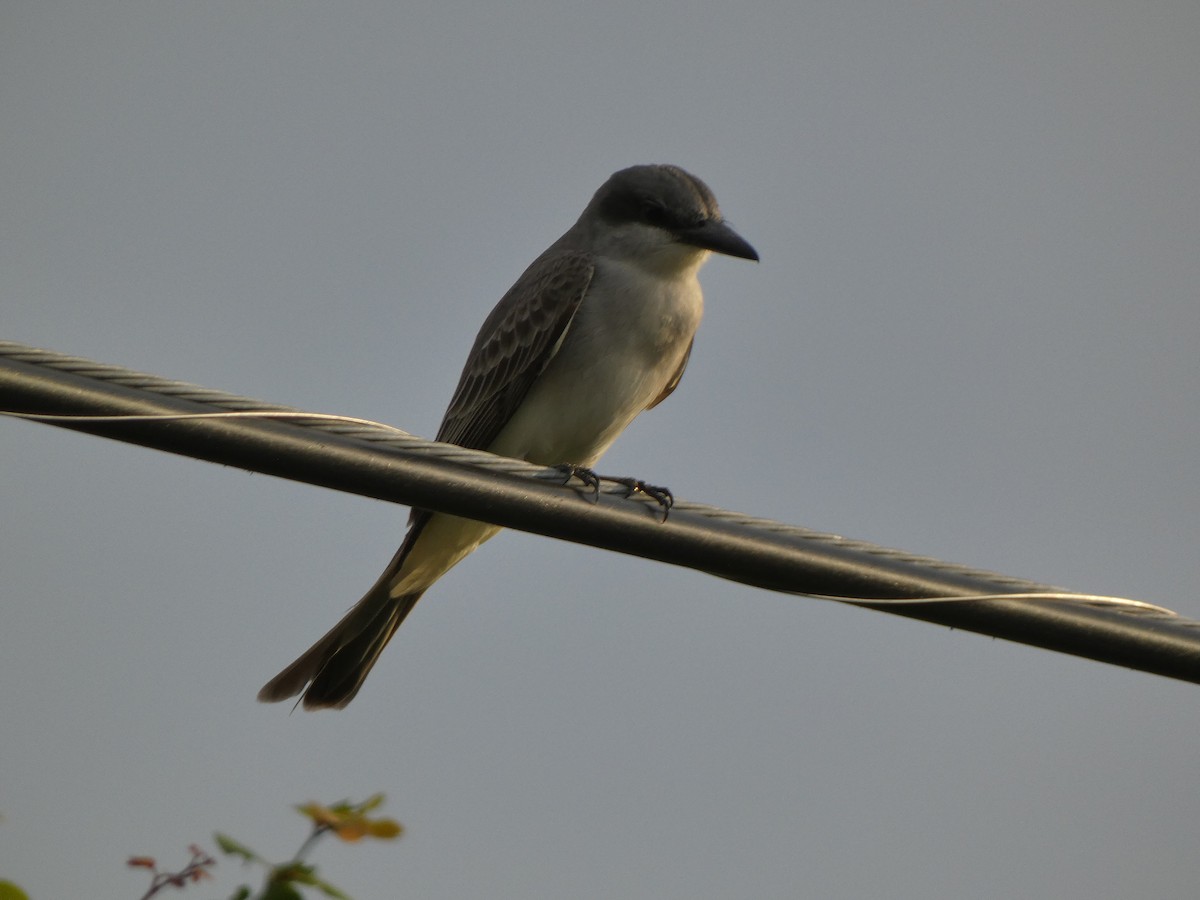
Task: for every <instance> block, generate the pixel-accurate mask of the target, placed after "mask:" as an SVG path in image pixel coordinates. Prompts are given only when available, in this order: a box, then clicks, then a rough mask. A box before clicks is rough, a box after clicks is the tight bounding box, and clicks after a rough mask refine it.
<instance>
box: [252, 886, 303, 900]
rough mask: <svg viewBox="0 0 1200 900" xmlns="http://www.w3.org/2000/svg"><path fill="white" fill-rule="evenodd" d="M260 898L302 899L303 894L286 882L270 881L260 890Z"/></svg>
mask: <svg viewBox="0 0 1200 900" xmlns="http://www.w3.org/2000/svg"><path fill="white" fill-rule="evenodd" d="M262 900H304V896H303V895H302V894H301V893H300V892H299V891H298V890H296V889H295V888H294V887H292V886H291V885H290V884H287V883H286V882H278V883H275V882H272V883H271V884H269V885H267V889H266V890H265V891H263V892H262Z"/></svg>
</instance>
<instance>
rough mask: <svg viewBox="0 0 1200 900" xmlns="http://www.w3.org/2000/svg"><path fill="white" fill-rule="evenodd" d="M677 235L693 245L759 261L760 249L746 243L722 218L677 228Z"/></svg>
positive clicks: (681, 239)
mask: <svg viewBox="0 0 1200 900" xmlns="http://www.w3.org/2000/svg"><path fill="white" fill-rule="evenodd" d="M675 236H676V237H677V238H679V240H680V241H681V242H682V243H684V244H690V245H691V246H693V247H700V248H701V249H703V250H711V251H713V252H714V253H723V254H725V255H726V256H736V257H738V258H739V259H752V260H754V261H755V262H758V251H757V250H755V249H754V248H753V247H751V246H750V245H749V244H748V243H746V241H745V240H744V239H743V238H742V236H741V235H740V234H738V233H737V232H736V231H734V230H733V229H732V228H730V227H729V226H728V225H726V224H725V223H724V222H722V221H720V220H709V221H708V222H703V223H701V224H700V225H692V226H690V227H687V228H680V229H678V230H676V232H675Z"/></svg>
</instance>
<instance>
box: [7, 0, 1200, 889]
mask: <svg viewBox="0 0 1200 900" xmlns="http://www.w3.org/2000/svg"><path fill="white" fill-rule="evenodd" d="M1198 46H1200V5H1197V4H1196V3H1195V2H1194V0H1180V2H1154V0H1149V2H1147V0H1139V2H1103V0H1101V2H1095V0H1091V2H1069V0H1018V2H1013V3H970V4H964V3H950V2H945V3H939V2H930V3H913V2H899V3H897V2H867V3H841V4H805V3H795V2H770V0H745V2H740V3H700V4H682V3H679V4H672V3H662V2H653V0H650V2H647V0H639V2H637V3H614V4H594V3H593V4H564V3H561V2H559V3H549V2H544V3H536V2H520V3H514V4H484V3H475V4H464V3H455V2H445V3H437V4H420V5H416V4H397V3H366V4H355V5H346V4H331V3H305V2H287V3H281V2H269V0H259V2H255V3H163V2H149V0H147V2H142V3H130V2H112V3H103V4H97V3H63V2H55V0H39V2H36V3H34V2H9V3H6V4H4V5H3V6H2V7H0V122H2V123H3V128H2V129H0V336H3V337H4V338H6V339H12V340H20V341H25V342H27V343H32V344H36V345H40V346H45V347H49V348H52V349H55V350H58V351H61V352H66V353H74V354H79V355H83V356H89V357H92V358H94V359H98V360H102V361H105V362H112V363H117V364H121V365H127V366H131V367H134V368H139V369H142V370H145V371H150V372H155V373H157V374H161V375H164V376H168V377H173V378H180V379H185V380H189V381H195V382H198V383H201V384H204V385H208V386H211V387H216V388H221V389H225V390H230V391H234V392H238V393H243V394H248V395H251V396H257V397H261V398H263V399H267V400H271V401H275V402H280V403H287V404H292V405H296V406H300V407H304V408H309V409H315V410H320V411H325V412H338V413H344V414H348V415H355V416H365V417H369V418H373V419H377V420H382V421H387V422H390V423H394V424H396V425H399V426H400V427H403V428H406V429H408V430H411V431H414V432H416V433H420V434H426V435H431V434H432V433H433V432H434V431H435V430H436V428H437V423H438V421H439V419H440V417H441V413H442V410H443V408H444V406H445V403H446V401H447V400H448V399H449V396H450V392H451V390H452V388H453V386H454V383H455V380H456V379H457V376H458V372H459V369H460V366H461V364H462V361H463V359H464V358H465V355H466V352H467V350H468V348H469V346H470V343H471V340H472V338H473V336H474V334H475V331H476V329H477V328H478V326H479V323H480V322H481V321H482V320H483V317H484V316H485V315H486V313H487V312H488V310H489V309H490V308H491V306H492V305H493V304H494V303H495V302H496V300H497V299H499V297H500V296H501V294H502V293H503V292H504V291H505V290H506V289H507V288H508V286H509V285H510V284H511V283H512V281H513V280H514V279H515V278H516V276H517V275H518V274H519V273H520V271H521V270H522V269H523V268H524V266H525V265H526V264H527V263H528V262H529V261H530V260H531V259H532V258H533V257H534V256H535V255H536V254H537V253H539V252H540V251H541V250H542V249H543V248H544V247H545V246H546V245H547V244H548V243H549V242H550V241H551V240H553V239H554V238H555V237H557V236H558V235H559V234H560V233H561V232H562V231H563V230H565V229H566V228H567V227H568V226H569V225H570V224H571V222H572V221H574V218H575V217H576V216H577V215H578V213H579V211H580V209H582V207H583V205H584V203H586V201H587V199H588V198H589V197H590V195H591V193H592V192H593V191H594V190H595V188H596V187H598V186H599V184H600V183H601V182H602V181H603V180H604V179H605V178H606V177H607V176H608V175H609V174H610V173H611V172H612V171H613V170H615V169H618V168H621V167H623V166H626V165H630V164H632V163H639V162H673V163H677V164H679V165H682V166H684V167H686V168H688V169H689V170H691V171H692V172H694V173H696V174H697V175H699V176H700V177H701V178H703V179H704V180H705V181H707V182H708V184H709V185H710V186H711V187H712V188H713V190H714V192H715V193H716V195H717V197H718V198H719V199H720V201H721V204H722V206H723V208H724V210H725V213H726V215H727V216H728V217H729V219H730V220H731V221H732V222H733V223H734V224H735V226H736V227H737V228H738V229H739V230H740V231H741V233H743V234H744V235H745V236H746V238H747V239H748V240H750V241H751V242H752V243H753V244H754V245H755V246H756V247H757V248H758V250H759V251H760V253H761V254H762V263H761V264H759V265H757V266H755V265H750V264H747V263H744V262H741V261H738V260H727V259H714V260H713V261H712V262H711V263H710V264H709V265H708V267H707V268H706V269H705V271H704V273H703V278H702V280H703V282H704V285H705V290H706V295H707V301H708V304H707V313H706V319H705V322H704V324H703V325H702V327H701V331H700V336H699V338H698V340H697V344H696V349H695V352H694V353H693V355H692V361H691V366H690V368H689V371H688V374H687V377H686V378H685V379H684V381H683V384H682V386H681V387H680V389H679V391H677V392H676V394H675V395H674V396H672V397H671V399H670V401H669V402H667V403H666V404H664V405H663V406H661V407H659V408H658V409H656V410H654V411H653V412H652V413H650V414H648V415H646V416H644V417H643V418H642V419H640V420H638V421H637V422H636V423H635V424H634V426H633V427H632V428H631V429H630V430H629V431H628V432H627V433H626V435H625V436H624V437H623V438H622V439H621V440H620V441H619V442H618V443H617V445H616V446H615V447H614V448H613V450H612V451H611V452H610V453H609V455H608V456H607V457H606V459H605V461H604V463H603V464H602V465H601V466H600V468H601V470H602V471H605V472H613V473H618V474H625V473H629V474H636V475H639V476H641V477H644V478H647V479H648V480H651V481H654V482H656V483H664V484H668V485H669V486H670V487H671V488H673V489H674V491H675V492H676V494H677V495H679V496H681V497H684V498H687V499H692V500H699V501H704V502H710V503H716V504H720V505H723V506H728V507H732V508H735V509H740V510H744V511H748V512H751V513H754V514H757V515H762V516H769V517H773V518H778V519H783V520H786V521H790V522H795V523H798V524H803V525H807V526H809V527H813V528H818V529H822V530H827V531H836V532H839V533H843V534H846V535H850V536H853V537H858V538H864V539H867V540H873V541H877V542H879V543H882V544H886V545H890V546H897V547H901V548H904V549H908V550H912V551H915V552H919V553H925V554H929V555H934V556H939V557H942V558H944V559H948V560H953V561H957V562H963V563H968V564H972V565H979V566H984V567H987V568H990V569H994V570H998V571H1002V572H1005V573H1008V574H1012V575H1018V576H1023V577H1029V578H1033V579H1036V580H1038V581H1043V582H1050V583H1055V584H1062V585H1065V586H1068V587H1071V588H1075V589H1079V590H1088V591H1096V592H1103V593H1113V594H1121V595H1126V596H1133V597H1138V598H1141V599H1145V600H1150V601H1152V602H1156V603H1160V604H1163V605H1165V606H1169V607H1172V608H1175V609H1178V610H1179V611H1181V612H1183V613H1185V614H1188V615H1191V616H1193V617H1196V616H1200V601H1197V599H1196V594H1195V588H1196V585H1197V584H1198V583H1200V554H1198V553H1197V551H1196V548H1197V545H1198V543H1200V479H1198V478H1197V475H1196V472H1195V460H1196V447H1197V441H1198V439H1200V428H1198V426H1197V422H1198V421H1200V356H1198V354H1197V351H1196V345H1197V339H1198V338H1200V303H1198V302H1197V301H1198V296H1197V293H1198V292H1197V285H1200V252H1198V248H1200V177H1197V171H1196V160H1197V159H1200V53H1197V47H1198ZM0 448H2V453H3V465H2V466H0V503H2V504H3V506H4V509H5V515H4V516H3V517H2V518H0V571H2V572H3V588H2V591H3V601H4V602H3V609H4V620H3V627H2V628H0V684H3V685H4V689H3V690H2V691H0V723H3V724H2V726H0V759H3V779H2V781H0V814H2V815H3V817H4V818H3V821H2V822H0V876H5V877H9V878H12V879H14V880H16V881H18V882H19V883H20V884H22V885H23V886H24V887H25V888H26V889H27V890H29V891H30V893H31V895H32V896H35V897H40V898H60V897H82V896H100V897H133V896H138V895H140V893H141V891H142V890H144V888H145V884H144V877H143V876H142V875H141V874H139V873H137V872H133V871H130V870H127V869H125V868H124V859H125V857H126V856H127V855H128V854H132V853H145V854H151V855H154V856H157V857H159V858H160V859H161V860H162V861H163V862H164V863H169V862H174V861H180V862H182V860H183V858H184V856H185V852H186V851H185V847H186V845H187V844H188V843H189V842H193V841H198V842H202V843H207V842H208V840H209V835H210V833H211V832H212V831H213V830H217V829H219V830H222V831H226V832H228V833H231V834H233V835H235V836H237V837H238V838H240V839H242V840H244V841H246V842H248V843H250V844H252V845H254V846H255V847H257V848H259V849H260V850H261V851H262V852H264V853H266V854H268V855H272V856H276V857H279V858H283V857H285V856H286V855H288V854H289V853H290V852H291V851H292V850H294V849H295V848H296V846H297V845H298V844H299V842H300V840H301V838H302V831H303V826H302V823H301V822H300V820H299V819H297V818H296V817H295V816H294V814H293V813H291V811H290V804H292V803H294V802H302V801H304V800H308V799H320V800H335V799H338V798H341V797H347V796H348V797H356V798H361V797H364V796H366V795H367V794H369V793H372V792H374V791H385V792H387V794H388V796H389V803H388V806H387V807H386V810H387V811H389V812H390V813H391V814H393V815H395V816H396V817H397V818H399V819H400V820H402V821H403V822H404V823H405V825H406V826H407V827H408V835H407V836H406V837H405V838H404V840H402V841H401V842H400V843H398V844H388V845H378V846H363V847H342V846H339V847H334V846H332V845H330V846H328V847H322V848H321V849H320V850H319V851H318V853H317V855H316V857H315V861H316V862H317V863H318V864H320V865H321V866H322V868H323V871H324V873H325V874H326V875H327V876H328V877H329V878H330V879H332V880H333V881H334V882H336V883H337V884H339V885H341V886H342V887H343V888H344V889H346V890H347V891H349V892H350V893H351V894H353V895H354V896H356V897H363V898H367V897H389V896H412V897H445V898H460V897H477V896H487V897H490V898H497V900H502V898H529V897H580V898H609V897H627V898H651V897H653V898H684V897H686V898H689V900H692V898H727V897H756V898H758V897H778V898H790V897H798V896H804V897H822V898H861V897H889V898H920V900H927V898H963V897H971V898H1005V900H1007V898H1011V897H1054V898H1066V900H1071V898H1087V900H1104V898H1114V900H1115V898H1127V897H1130V896H1137V897H1146V898H1151V897H1152V898H1174V897H1184V896H1189V897H1190V896H1194V895H1195V885H1196V883H1197V880H1198V879H1200V855H1197V853H1196V846H1195V838H1196V834H1195V827H1196V825H1195V823H1196V821H1197V818H1198V817H1200V787H1198V786H1197V783H1196V777H1195V776H1196V761H1195V757H1196V735H1197V723H1198V719H1200V716H1198V713H1197V709H1198V703H1200V694H1198V693H1197V688H1196V687H1195V686H1191V685H1186V684H1181V683H1176V682H1171V681H1168V680H1165V679H1160V678H1156V677H1153V676H1149V675H1143V674H1139V673H1134V672H1128V671H1125V670H1122V669H1118V668H1114V667H1109V666H1104V665H1101V664H1098V663H1092V662H1087V661H1084V660H1079V659H1074V658H1070V657H1066V656H1059V655H1055V654H1052V653H1049V652H1045V651H1039V650H1034V649H1031V648H1027V647H1022V646H1018V645H1014V644H1009V643H1005V642H1001V641H992V640H988V639H986V638H982V637H979V636H975V635H969V634H965V633H961V632H951V631H948V630H946V629H943V628H939V627H936V626H931V625H927V624H922V623H917V622H910V621H906V620H901V619H896V618H893V617H890V616H884V615H879V614H876V613H870V612H861V611H855V610H851V609H844V608H838V607H834V606H831V605H828V604H826V603H822V602H820V601H815V600H807V599H804V598H793V597H783V596H779V595H775V594H771V593H767V592H763V591H758V590H754V589H750V588H746V587H741V586H738V585H733V584H727V583H725V582H722V581H718V580H715V579H711V578H707V577H705V576H702V575H699V574H697V573H694V572H689V571H683V570H676V569H672V568H669V567H666V566H662V565H657V564H653V563H648V562H644V561H640V560H634V559H629V558H626V557H621V556H616V555H613V554H608V553H604V552H600V551H595V550H591V549H588V548H582V547H575V546H572V545H568V544H563V543H559V542H555V541H550V540H545V539H538V538H533V537H529V536H525V535H519V534H513V533H505V534H503V535H501V536H500V537H498V538H496V539H495V540H493V541H492V542H491V543H490V544H488V545H487V546H485V547H484V548H483V549H482V550H481V551H480V552H478V553H477V554H475V555H474V556H473V557H471V558H470V559H469V560H468V561H467V562H465V563H464V564H462V565H461V566H460V567H459V568H458V569H456V570H455V571H453V572H452V573H451V574H450V575H449V576H447V577H446V578H445V579H444V581H443V582H442V583H440V584H439V585H438V586H437V587H436V588H435V589H434V590H432V591H430V593H429V595H428V596H427V597H426V598H425V600H424V601H423V602H422V603H421V605H420V606H419V607H418V608H417V610H416V612H415V613H414V614H413V615H412V617H411V618H410V619H409V621H408V622H407V623H406V624H405V626H404V628H403V629H402V630H401V632H400V633H399V634H398V635H397V637H396V639H395V640H394V641H393V643H392V645H391V646H390V647H389V649H388V652H387V653H385V654H384V656H383V659H382V661H381V662H380V664H379V666H378V667H377V668H376V670H375V672H374V673H373V675H372V677H371V679H370V680H369V682H368V683H367V686H366V688H365V689H364V691H363V692H362V694H360V696H359V697H358V699H357V700H356V701H355V702H354V704H353V705H352V706H351V707H350V708H349V709H348V710H346V711H345V712H341V713H336V714H331V713H325V714H314V715H308V714H301V713H296V714H293V715H288V710H287V708H286V707H284V706H261V705H259V704H257V703H256V702H255V700H254V694H255V692H256V691H257V689H258V687H259V686H260V685H261V684H262V682H263V681H265V680H266V679H267V678H268V677H269V676H271V675H273V674H274V673H275V672H276V671H277V670H278V669H279V668H281V667H282V666H283V665H284V664H285V663H287V662H289V661H290V660H291V659H292V658H293V657H294V656H295V655H296V654H297V653H299V652H300V651H301V650H303V649H304V648H305V647H307V646H308V644H309V643H310V642H311V641H313V640H314V639H315V638H317V637H318V636H319V635H320V634H322V633H323V632H324V630H325V629H326V628H328V627H329V626H330V625H331V624H332V623H333V622H334V621H335V620H336V619H337V618H338V617H339V616H340V615H341V613H342V611H343V610H344V609H345V608H346V607H347V606H349V605H350V604H351V603H353V602H354V601H355V600H356V599H357V598H358V597H359V595H360V594H361V593H362V591H364V590H365V589H366V588H367V587H368V586H369V585H370V583H371V582H372V581H373V580H374V578H375V576H376V575H377V574H378V572H379V571H380V570H381V568H382V567H383V565H384V564H385V563H386V561H387V560H388V558H389V557H390V556H391V554H392V552H393V551H394V549H395V547H396V545H397V543H398V542H399V540H400V537H401V535H402V532H403V527H404V521H405V516H406V512H407V511H406V510H404V509H399V508H395V507H391V506H388V505H386V504H383V503H375V502H372V501H368V500H363V499H359V498H354V497H348V496H341V495H337V494H334V493H332V492H329V491H323V490H319V489H316V488H311V487H307V486H303V485H296V484H291V483H286V482H283V481H278V480H275V479H271V478H268V477H264V476H252V475H249V474H246V473H243V472H241V471H238V470H234V469H226V468H220V467H217V466H212V465H208V464H205V463H199V462H194V461H191V460H186V459H182V458H174V457H168V456H166V455H164V454H158V453H154V452H152V451H148V450H142V449H139V448H134V447H130V446H126V445H122V444H118V443H115V442H109V441H104V440H101V439H97V438H90V437H85V436H81V435H75V434H71V433H68V432H64V431H60V430H57V429H52V428H48V427H44V426H41V425H34V424H29V423H24V422H17V421H0ZM245 876H246V873H243V872H241V871H239V870H238V868H237V866H236V865H235V864H233V863H232V862H222V864H221V866H220V869H219V877H220V881H219V882H218V883H217V885H216V886H215V887H213V888H212V889H202V890H200V891H197V890H193V891H191V892H189V896H190V895H191V894H193V893H194V894H196V895H197V896H200V895H201V894H204V892H205V891H207V894H212V895H217V896H227V895H228V893H229V892H230V891H231V890H232V887H233V886H234V885H235V884H237V883H238V879H239V878H242V877H245ZM254 877H257V876H254ZM222 892H223V893H222Z"/></svg>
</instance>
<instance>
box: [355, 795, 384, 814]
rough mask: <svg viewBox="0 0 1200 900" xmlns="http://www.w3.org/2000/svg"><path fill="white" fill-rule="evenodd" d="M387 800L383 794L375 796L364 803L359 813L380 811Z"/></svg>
mask: <svg viewBox="0 0 1200 900" xmlns="http://www.w3.org/2000/svg"><path fill="white" fill-rule="evenodd" d="M385 799H386V798H385V796H384V795H383V794H374V795H372V796H370V797H368V798H367V799H366V800H364V801H363V802H362V805H361V806H359V807H358V811H359V812H361V813H369V812H370V811H371V810H373V809H378V808H379V807H380V806H382V805H383V801H384V800H385Z"/></svg>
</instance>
